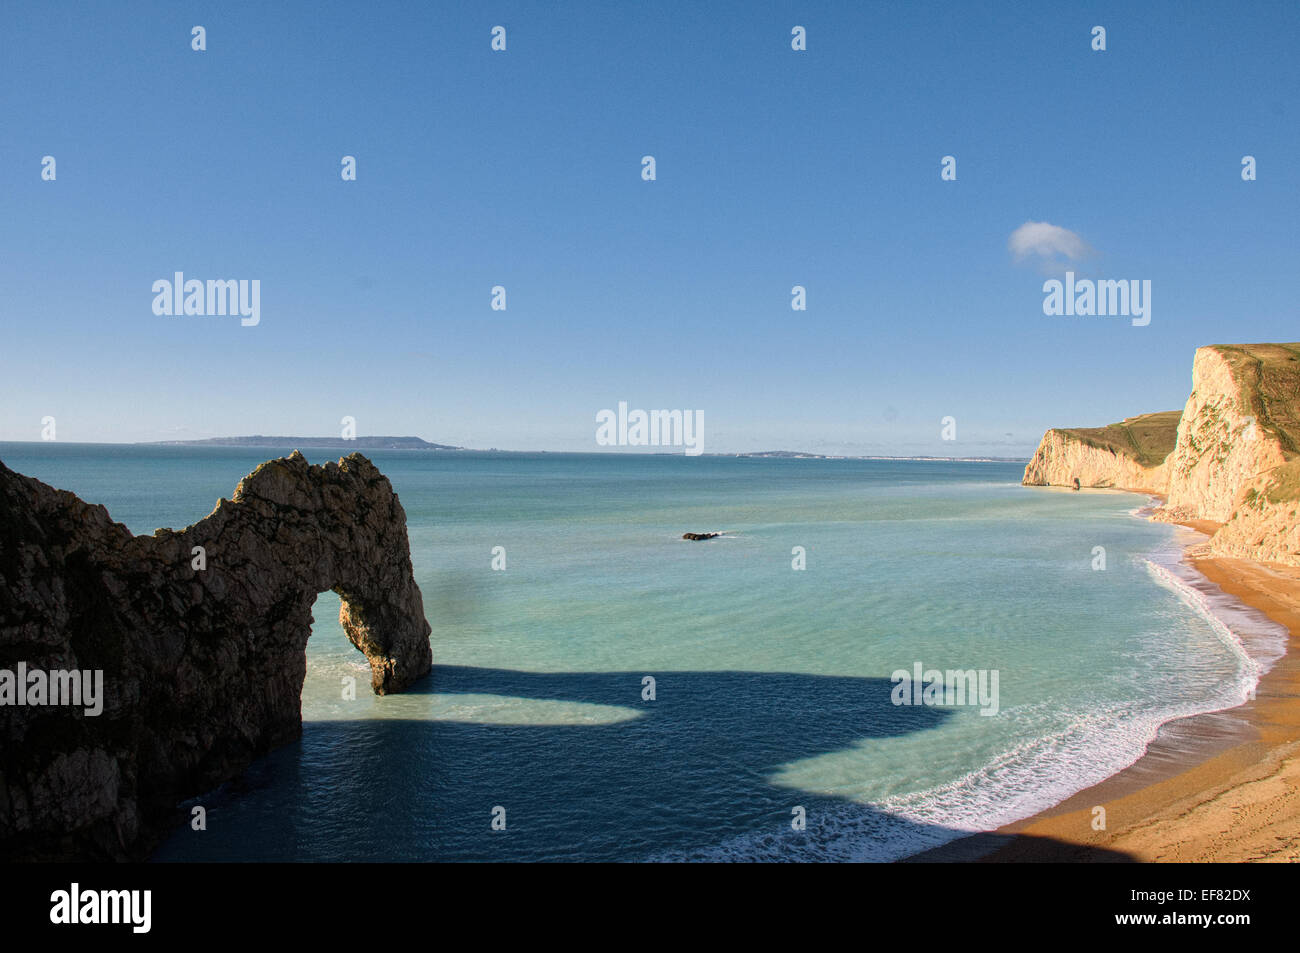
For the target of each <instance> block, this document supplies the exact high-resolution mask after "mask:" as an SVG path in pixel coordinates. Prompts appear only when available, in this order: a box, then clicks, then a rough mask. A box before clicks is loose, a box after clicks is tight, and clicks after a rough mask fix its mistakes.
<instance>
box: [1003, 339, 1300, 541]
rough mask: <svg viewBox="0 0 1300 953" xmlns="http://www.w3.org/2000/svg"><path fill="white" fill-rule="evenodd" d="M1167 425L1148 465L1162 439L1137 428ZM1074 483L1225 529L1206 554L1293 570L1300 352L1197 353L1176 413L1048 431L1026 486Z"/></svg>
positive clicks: (1299, 471) (1280, 347)
mask: <svg viewBox="0 0 1300 953" xmlns="http://www.w3.org/2000/svg"><path fill="white" fill-rule="evenodd" d="M1157 418H1165V419H1163V420H1157ZM1169 418H1172V419H1174V420H1176V422H1177V430H1176V434H1175V436H1174V439H1173V445H1172V447H1171V448H1170V449H1169V450H1168V455H1167V457H1164V458H1163V459H1162V460H1161V462H1159V463H1158V464H1156V465H1152V464H1153V462H1154V455H1155V454H1156V453H1158V452H1159V451H1160V449H1161V447H1162V444H1163V442H1164V439H1165V438H1164V436H1163V435H1162V434H1161V433H1160V432H1158V430H1156V429H1152V428H1148V433H1147V434H1146V436H1145V437H1144V436H1143V435H1142V434H1141V433H1139V432H1138V430H1137V428H1136V427H1135V426H1134V425H1135V424H1137V423H1140V422H1142V421H1144V420H1145V421H1148V422H1151V423H1152V424H1153V426H1155V425H1156V424H1158V425H1159V426H1167V425H1168V423H1169V422H1170V420H1169ZM1127 431H1132V433H1127ZM1134 435H1136V436H1134ZM1130 437H1132V438H1133V439H1131V440H1130V441H1129V442H1130V443H1131V444H1132V446H1131V447H1130V446H1126V445H1125V440H1126V439H1128V438H1130ZM1076 477H1077V478H1079V481H1080V484H1081V485H1082V486H1113V487H1122V488H1127V489H1135V490H1144V491H1149V492H1154V493H1159V494H1161V495H1164V496H1166V498H1167V499H1166V508H1165V510H1164V511H1163V514H1162V517H1163V518H1165V519H1198V520H1209V521H1212V522H1215V523H1220V524H1223V525H1222V526H1221V527H1220V528H1219V529H1218V531H1217V532H1216V533H1215V534H1214V536H1213V537H1212V538H1211V540H1210V547H1209V552H1210V554H1211V555H1216V556H1235V557H1241V558H1249V559H1256V560H1262V561H1265V562H1277V563H1283V564H1286V565H1292V566H1300V528H1298V526H1300V344H1246V345H1216V346H1213V347H1203V348H1199V349H1197V351H1196V357H1195V360H1194V362H1193V365H1192V393H1191V396H1189V397H1188V399H1187V404H1186V406H1185V407H1184V408H1183V411H1182V413H1181V414H1178V415H1164V414H1152V415H1147V416H1146V417H1134V418H1130V419H1129V420H1126V421H1124V423H1123V424H1114V425H1112V426H1111V427H1103V428H1097V429H1095V430H1049V431H1048V432H1047V434H1046V435H1044V437H1043V441H1042V443H1041V444H1040V446H1039V448H1038V452H1037V453H1035V455H1034V458H1033V460H1031V461H1030V464H1029V466H1028V467H1026V468H1025V477H1024V481H1023V482H1024V483H1026V484H1030V485H1044V484H1052V485H1062V486H1070V485H1073V482H1074V479H1075V478H1076Z"/></svg>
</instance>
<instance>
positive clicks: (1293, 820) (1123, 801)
mask: <svg viewBox="0 0 1300 953" xmlns="http://www.w3.org/2000/svg"><path fill="white" fill-rule="evenodd" d="M1188 525H1190V526H1191V528H1193V529H1197V530H1199V531H1201V532H1205V531H1206V530H1210V531H1212V530H1213V528H1215V527H1213V524H1202V525H1197V524H1188ZM1197 549H1198V547H1195V546H1193V547H1191V548H1190V549H1189V551H1188V553H1189V558H1190V560H1191V562H1192V564H1193V565H1194V566H1195V567H1196V569H1197V570H1199V571H1200V572H1201V573H1202V574H1203V575H1204V576H1206V577H1207V578H1208V579H1209V580H1210V581H1211V582H1213V583H1214V584H1216V585H1218V586H1219V587H1220V588H1221V589H1222V590H1223V591H1224V592H1226V593H1228V594H1229V595H1232V596H1235V597H1236V598H1238V599H1240V600H1241V601H1242V602H1244V603H1246V604H1247V605H1250V606H1252V607H1254V608H1256V609H1258V610H1260V611H1261V612H1263V613H1264V614H1265V615H1267V616H1268V617H1269V618H1270V619H1272V620H1273V621H1275V622H1277V623H1279V624H1281V625H1283V626H1285V627H1286V628H1287V629H1288V630H1289V631H1290V636H1289V638H1288V640H1287V653H1286V655H1285V656H1284V657H1282V658H1281V659H1279V660H1278V661H1277V662H1276V663H1274V665H1273V667H1272V668H1271V669H1270V670H1269V671H1268V672H1267V674H1265V676H1264V677H1263V679H1262V680H1261V681H1260V684H1259V686H1258V687H1257V689H1256V694H1255V698H1254V699H1253V700H1250V701H1247V702H1246V703H1245V704H1244V705H1241V706H1239V707H1237V708H1232V709H1228V710H1226V711H1221V712H1213V713H1210V714H1204V715H1194V716H1192V717H1189V718H1180V719H1177V720H1175V721H1171V722H1168V723H1166V724H1165V725H1163V726H1162V727H1161V729H1160V732H1159V734H1158V735H1157V737H1156V739H1155V740H1154V741H1153V742H1152V743H1151V745H1150V746H1149V747H1148V749H1147V752H1146V754H1144V755H1143V756H1142V757H1141V758H1140V759H1138V761H1136V762H1135V763H1134V764H1133V765H1131V766H1130V767H1128V768H1126V769H1125V770H1123V771H1121V772H1119V773H1118V774H1116V775H1113V776H1112V777H1110V778H1107V779H1106V780H1105V781H1102V782H1101V783H1099V784H1096V785H1093V786H1092V787H1090V788H1087V789H1085V790H1083V791H1080V792H1079V793H1078V794H1076V795H1074V796H1073V797H1070V798H1068V799H1067V800H1065V801H1063V802H1062V803H1060V804H1058V805H1056V806H1055V807H1053V808H1050V809H1048V810H1046V811H1043V812H1041V813H1039V814H1036V815H1034V816H1033V817H1030V818H1026V819H1025V820H1022V821H1018V822H1016V823H1014V824H1010V825H1007V826H1006V827H1003V828H1001V829H999V830H998V831H995V832H993V833H988V834H977V835H973V836H971V837H966V838H962V839H960V840H958V841H954V842H953V843H951V844H947V845H945V846H943V847H939V848H936V849H935V850H931V851H926V852H925V853H923V854H918V855H917V856H915V857H913V858H910V860H911V861H913V862H935V861H979V862H1035V861H1075V862H1079V861H1082V862H1125V861H1128V862H1135V861H1136V862H1149V861H1298V860H1300V651H1298V649H1300V646H1298V644H1297V637H1298V636H1297V634H1298V633H1300V569H1292V568H1288V567H1284V566H1274V565H1265V564H1260V563H1253V562H1248V561H1245V560H1239V559H1208V558H1203V557H1198V556H1197V555H1196V552H1197ZM1098 807H1100V808H1103V809H1104V810H1105V815H1104V822H1105V826H1104V829H1095V828H1096V827H1099V826H1100V822H1101V820H1102V818H1101V815H1100V814H1099V812H1097V811H1096V808H1098Z"/></svg>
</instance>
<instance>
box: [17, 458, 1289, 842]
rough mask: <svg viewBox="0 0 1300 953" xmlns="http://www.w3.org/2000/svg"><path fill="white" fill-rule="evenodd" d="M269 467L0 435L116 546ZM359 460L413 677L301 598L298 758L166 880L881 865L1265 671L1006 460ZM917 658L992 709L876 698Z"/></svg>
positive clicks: (212, 821)
mask: <svg viewBox="0 0 1300 953" xmlns="http://www.w3.org/2000/svg"><path fill="white" fill-rule="evenodd" d="M288 449H289V448H286V449H285V452H287V451H288ZM274 455H277V453H276V452H274V451H266V450H245V449H231V448H201V449H196V448H144V447H105V446H77V445H52V444H0V459H3V461H4V462H5V463H6V464H7V465H8V466H10V467H11V468H13V469H16V470H18V471H20V472H23V473H28V474H30V475H33V476H36V477H38V478H40V479H43V480H45V481H46V482H49V483H52V484H54V485H56V486H59V487H62V488H65V489H70V490H72V491H74V492H76V493H78V494H79V495H80V496H82V497H83V498H84V499H87V500H90V501H93V502H101V503H104V504H105V505H107V506H108V508H109V511H110V513H111V514H112V515H113V517H114V518H115V519H117V520H119V521H121V522H123V523H125V524H126V525H127V526H129V527H130V528H131V529H132V530H133V531H134V532H137V533H151V532H152V531H153V530H154V528H155V527H158V526H173V527H180V526H184V525H187V524H189V523H192V522H194V521H196V520H198V519H200V518H201V517H203V516H204V515H206V514H207V513H208V512H209V511H210V510H211V508H212V506H213V504H214V503H215V501H216V499H217V498H218V497H220V496H229V495H230V494H231V493H232V492H233V490H234V487H235V485H236V484H237V483H238V481H239V479H240V478H241V477H242V476H243V475H244V474H246V473H247V472H248V471H249V470H251V469H252V467H253V466H255V465H256V464H257V463H259V462H260V461H262V460H264V459H267V458H268V457H270V456H274ZM307 456H308V458H309V459H311V460H312V462H322V461H323V460H325V459H332V458H335V457H337V456H338V454H337V453H333V452H327V451H315V452H309V453H308V454H307ZM370 456H371V457H372V459H374V460H375V462H376V463H377V464H378V465H379V467H380V468H381V469H382V470H383V471H384V472H385V473H386V474H387V475H388V476H389V478H390V479H391V480H392V482H393V485H394V487H395V488H396V489H397V492H398V493H399V495H400V496H401V500H402V504H403V506H404V507H405V509H406V512H407V517H408V527H409V532H410V537H411V548H412V560H413V563H414V566H415V572H416V577H417V581H418V582H419V584H420V587H421V589H422V591H423V593H424V599H425V608H426V612H427V615H428V618H429V621H430V623H431V625H432V626H433V636H432V638H433V646H434V659H435V670H434V673H433V675H432V676H431V677H430V678H428V679H426V680H425V681H424V682H422V683H421V684H420V685H419V686H417V689H416V690H415V691H413V692H410V693H408V694H404V695H397V696H389V697H385V698H376V697H374V696H371V695H369V694H368V690H367V688H366V685H367V680H368V668H367V666H366V664H365V660H364V659H363V657H362V656H361V655H360V654H359V653H358V652H357V651H356V650H355V649H354V648H353V647H352V646H351V645H350V643H348V641H347V639H346V638H345V636H344V635H343V633H342V631H341V630H340V628H339V625H338V622H337V615H338V597H337V596H335V595H333V594H332V593H324V594H322V595H321V596H320V597H319V598H318V600H317V603H316V610H315V617H316V623H315V626H314V628H313V635H312V639H311V641H310V643H309V645H308V649H307V654H308V675H307V682H306V685H305V686H304V689H303V719H304V734H303V738H302V740H301V741H300V742H299V743H297V744H294V745H290V746H287V747H285V748H283V749H281V750H279V751H277V752H275V753H273V754H271V755H270V756H268V757H267V758H264V759H262V760H261V761H259V762H258V763H257V764H256V765H254V766H253V768H252V769H251V770H250V771H249V772H248V773H247V775H246V776H245V777H244V778H242V779H240V780H239V781H237V782H235V783H233V784H231V785H228V786H227V787H226V788H224V789H222V790H221V791H218V792H212V793H211V794H209V795H206V796H205V797H203V798H202V799H201V802H202V803H203V804H204V805H205V806H206V807H207V808H208V817H209V826H208V830H207V831H204V832H193V831H190V830H188V829H185V830H181V831H178V832H177V833H176V834H175V836H173V837H172V838H171V840H170V841H168V842H167V843H166V844H164V845H163V847H162V848H161V849H160V850H159V852H158V854H157V857H158V859H162V860H196V859H303V860H371V859H397V860H420V859H506V860H536V859H619V860H624V859H625V860H640V859H679V858H699V859H721V858H735V859H791V860H804V859H890V858H894V857H898V856H903V855H905V854H907V853H911V852H914V851H916V850H919V849H923V848H925V847H929V846H933V845H935V844H938V843H942V842H943V841H945V840H948V839H951V838H952V837H954V836H957V835H958V834H959V833H961V832H965V831H971V830H981V829H988V828H990V827H993V826H996V825H999V824H1002V823H1006V822H1009V821H1011V820H1014V819H1017V818H1019V817H1023V816H1026V815H1028V814H1030V813H1033V812H1034V811H1036V810H1039V809H1041V808H1043V807H1047V806H1049V805H1051V804H1053V803H1055V802H1057V801H1059V800H1061V799H1062V798H1063V797H1065V796H1067V795H1068V794H1070V793H1073V792H1074V791H1077V790H1080V789H1082V788H1083V787H1086V786H1087V785H1089V784H1092V783H1094V782H1096V781H1098V780H1101V779H1102V778H1104V777H1106V776H1108V775H1110V774H1112V773H1114V772H1115V771H1117V770H1119V769H1120V768H1122V767H1124V766H1126V765H1127V764H1130V763H1132V762H1133V761H1134V760H1135V759H1136V758H1137V757H1138V756H1139V755H1140V754H1141V753H1142V751H1143V749H1144V747H1145V745H1146V743H1147V742H1148V741H1149V740H1150V739H1151V738H1152V737H1153V736H1154V734H1155V731H1156V729H1157V728H1158V726H1159V725H1160V724H1162V723H1163V722H1165V721H1168V720H1169V719H1171V718H1173V717H1177V716H1179V715H1183V714H1191V713H1194V712H1198V711H1208V710H1214V709H1219V708H1223V707H1227V706H1229V705H1234V704H1238V703H1240V701H1241V700H1243V699H1244V698H1245V695H1246V692H1247V691H1248V690H1249V689H1250V687H1251V686H1252V685H1253V684H1254V682H1255V680H1256V679H1257V677H1258V675H1259V673H1260V672H1261V671H1262V670H1263V669H1264V668H1266V667H1267V665H1268V664H1269V662H1270V661H1271V660H1272V659H1273V658H1275V657H1276V656H1277V654H1278V651H1279V645H1280V641H1279V639H1278V637H1277V633H1276V631H1275V630H1273V629H1271V628H1270V627H1269V626H1268V624H1267V623H1265V622H1262V621H1261V620H1259V619H1257V618H1254V617H1252V616H1251V615H1250V614H1249V613H1242V612H1240V611H1238V612H1237V614H1236V615H1234V616H1233V617H1232V619H1233V621H1232V623H1231V626H1232V631H1229V628H1228V627H1225V625H1224V624H1223V623H1222V622H1220V621H1218V620H1217V619H1216V614H1215V609H1216V597H1215V596H1214V594H1213V592H1211V591H1209V589H1207V587H1206V586H1204V585H1203V584H1202V583H1200V582H1198V580H1197V579H1196V578H1193V576H1192V574H1190V573H1189V571H1188V570H1187V569H1186V567H1184V566H1182V565H1180V563H1179V559H1178V551H1179V547H1178V539H1177V538H1176V534H1178V533H1183V532H1184V531H1181V530H1178V529H1176V528H1174V527H1170V526H1167V525H1163V524H1153V523H1149V522H1146V521H1145V520H1142V519H1139V518H1136V517H1135V515H1134V511H1135V509H1136V508H1137V507H1139V506H1140V505H1142V504H1143V502H1144V499H1143V498H1142V497H1138V496H1134V495H1130V494H1120V493H1070V492H1060V491H1052V490H1040V489H1027V488H1022V487H1020V486H1019V485H1018V480H1019V477H1020V472H1021V467H1019V466H1016V465H1003V464H959V463H930V462H876V461H822V460H777V459H741V458H725V457H697V458H686V457H684V456H659V457H650V456H626V455H575V454H455V453H441V454H428V453H418V452H414V453H413V452H399V451H387V452H385V451H378V452H375V453H372V454H371V455H370ZM685 531H726V532H727V536H725V537H724V538H719V539H716V540H712V541H709V542H704V543H688V542H684V541H682V540H681V539H680V536H681V534H682V533H683V532H685ZM498 546H500V547H503V548H504V550H505V560H506V568H505V570H504V571H494V570H493V569H492V568H491V563H492V551H493V548H494V547H498ZM1097 546H1102V547H1104V548H1105V555H1106V568H1105V570H1104V571H1096V570H1094V569H1093V568H1092V567H1093V563H1094V547H1097ZM794 547H803V549H804V552H805V554H806V566H807V568H806V569H805V570H802V571H796V570H794V569H792V565H791V563H792V559H793V558H794V557H793V556H792V549H793V548H794ZM916 663H921V665H922V666H923V667H924V668H925V669H963V670H967V669H973V670H982V671H986V672H996V673H997V675H998V699H997V701H998V705H997V713H996V714H993V715H982V714H981V713H980V708H979V707H978V706H973V705H967V706H960V707H958V706H948V707H936V706H925V705H912V706H900V705H896V704H894V703H893V700H892V699H891V692H892V690H893V688H894V684H893V683H892V682H891V679H890V676H891V674H892V673H893V672H894V671H895V670H898V669H906V670H911V669H912V668H913V666H914V665H915V664H916ZM646 676H652V677H653V678H654V679H655V690H656V697H655V699H654V700H653V701H650V700H646V699H644V698H643V697H642V693H643V679H644V678H645V677H646ZM347 677H355V678H356V679H357V681H358V684H359V686H360V694H359V695H358V697H357V699H356V700H345V699H344V698H343V697H342V691H341V688H340V686H341V684H342V680H343V679H345V678H347ZM986 707H987V706H986ZM498 807H500V808H504V809H505V816H506V829H505V830H504V831H493V830H492V828H491V821H492V812H493V809H494V808H498ZM797 808H802V809H803V811H804V813H805V814H806V818H807V825H806V830H802V831H796V830H793V829H792V827H791V823H790V822H791V819H792V817H793V816H794V814H792V811H795V809H797Z"/></svg>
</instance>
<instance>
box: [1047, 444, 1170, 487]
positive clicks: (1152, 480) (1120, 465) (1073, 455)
mask: <svg viewBox="0 0 1300 953" xmlns="http://www.w3.org/2000/svg"><path fill="white" fill-rule="evenodd" d="M1166 479H1167V478H1166V476H1165V468H1164V464H1163V463H1161V464H1158V465H1157V466H1154V467H1144V466H1143V465H1142V464H1140V463H1138V462H1137V461H1136V460H1134V459H1133V458H1132V457H1127V456H1125V455H1124V454H1122V453H1120V452H1118V451H1116V450H1112V449H1109V448H1107V447H1098V446H1094V445H1092V444H1089V443H1085V442H1084V441H1083V440H1081V439H1080V438H1079V437H1078V436H1077V435H1076V434H1075V433H1073V432H1071V431H1069V430H1049V431H1047V433H1045V434H1043V439H1042V442H1041V443H1039V445H1038V450H1037V451H1036V452H1035V453H1034V457H1033V459H1032V460H1030V461H1029V465H1028V466H1027V467H1025V476H1024V480H1023V481H1022V482H1024V484H1025V485H1026V486H1070V487H1072V486H1074V481H1075V480H1078V481H1079V486H1081V487H1094V488H1100V487H1107V488H1115V489H1123V490H1139V491H1143V492H1148V493H1161V492H1163V490H1162V488H1163V487H1164V486H1165V483H1166Z"/></svg>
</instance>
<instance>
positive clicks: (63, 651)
mask: <svg viewBox="0 0 1300 953" xmlns="http://www.w3.org/2000/svg"><path fill="white" fill-rule="evenodd" d="M326 589H332V590H333V591H335V592H337V593H338V594H339V595H340V597H341V598H342V600H343V605H342V609H341V611H340V613H339V621H340V622H341V623H342V626H343V630H344V631H345V632H346V633H347V636H348V638H349V639H350V640H351V641H352V643H353V644H354V645H355V646H356V647H357V648H359V649H360V650H361V651H362V652H363V653H365V655H366V658H367V659H368V660H369V662H370V673H371V687H372V689H373V690H374V692H375V693H376V694H380V695H382V694H386V693H388V692H397V691H401V690H402V689H404V688H406V687H408V686H409V685H410V684H411V683H412V682H413V681H415V680H416V679H418V678H420V677H421V676H423V675H425V674H426V673H427V672H428V671H429V669H430V667H431V665H432V651H431V648H430V645H429V633H430V627H429V623H428V622H427V621H426V620H425V617H424V603H423V598H422V597H421V594H420V589H419V587H418V586H417V585H416V583H415V579H414V576H413V574H412V570H411V557H410V545H409V542H408V539H407V534H406V514H405V512H404V511H403V510H402V506H401V503H400V502H399V501H398V498H397V494H395V493H394V492H393V488H392V485H391V484H390V483H389V481H388V479H387V478H386V477H385V476H384V475H383V474H382V473H380V472H379V470H378V469H377V468H376V467H375V466H374V464H372V463H371V462H370V461H369V460H367V459H366V458H365V457H363V456H361V455H360V454H357V453H354V454H352V455H350V456H348V457H345V458H343V459H342V460H340V461H339V462H338V463H337V464H335V463H329V464H326V465H324V466H311V465H309V464H308V463H307V461H306V460H305V459H304V458H303V456H302V454H300V453H298V452H297V451H295V452H294V453H293V455H292V456H289V457H286V458H282V459H278V460H271V461H268V462H267V463H264V464H262V465H261V466H259V467H258V468H257V469H256V470H254V471H253V472H252V473H250V474H249V475H248V476H247V477H245V478H244V479H243V480H242V481H241V482H240V484H239V487H238V489H236V491H235V494H234V497H233V498H232V499H231V500H224V499H223V500H221V501H220V502H219V503H218V504H217V506H216V509H214V510H213V511H212V513H211V514H210V515H209V516H207V517H206V518H205V519H203V520H201V521H200V522H198V523H195V524H194V525H193V526H190V527H188V528H187V529H184V530H180V531H173V530H167V529H160V530H158V531H157V532H155V533H154V535H153V536H133V535H132V534H131V532H130V531H129V530H127V528H126V527H125V526H123V525H121V524H120V523H114V522H113V521H112V520H111V519H110V518H109V515H108V511H107V510H106V509H105V508H104V507H103V506H95V505H91V504H88V503H85V502H83V501H82V500H80V499H78V498H77V497H76V496H75V495H73V494H72V493H68V492H66V491H63V490H56V489H54V488H52V487H50V486H47V485H45V484H44V483H41V482H40V481H38V480H34V479H32V478H30V477H25V476H22V475H21V474H17V473H14V472H13V471H12V470H9V469H8V468H7V467H5V466H4V465H3V464H0V670H9V671H10V672H14V671H17V670H18V667H19V666H20V665H22V666H24V667H25V669H26V670H29V671H30V670H43V671H47V672H49V671H67V670H80V671H95V670H101V671H102V672H103V693H102V694H103V697H102V698H101V699H100V703H101V704H102V712H101V713H100V714H98V715H88V714H87V713H86V711H85V709H84V708H83V707H80V706H69V705H50V704H43V705H31V704H28V705H23V706H19V705H15V704H13V703H12V701H10V702H8V703H5V704H0V857H4V858H5V859H11V860H12V859H131V858H139V857H142V856H144V855H145V854H147V852H148V850H149V849H151V848H152V846H153V845H154V843H156V841H157V839H158V837H159V836H160V835H161V833H162V832H163V831H165V830H166V828H167V827H168V825H169V824H170V823H171V822H172V821H173V820H174V819H175V816H176V814H175V811H176V805H177V803H178V802H180V801H181V800H183V799H186V798H190V797H193V796H195V795H198V794H201V793H203V792H205V791H208V790H211V789H212V788H214V787H216V786H217V785H219V784H221V783H223V782H225V781H228V780H230V779H232V778H234V777H236V776H237V775H238V774H239V773H240V772H241V771H243V769H244V768H245V767H246V766H247V765H248V764H249V762H250V761H252V760H253V759H254V758H256V757H258V756H260V755H262V754H265V753H266V752H267V751H269V750H271V749H272V748H274V747H276V746H277V745H281V744H284V743H285V742H288V741H292V740H294V739H296V738H297V737H299V735H300V734H301V733H302V714H301V712H302V685H303V679H304V677H305V675H306V654H305V649H306V644H307V638H308V636H310V635H311V623H312V617H311V608H312V604H313V602H314V601H315V599H316V596H317V594H318V593H320V592H322V591H324V590H326ZM11 682H12V679H11Z"/></svg>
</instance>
